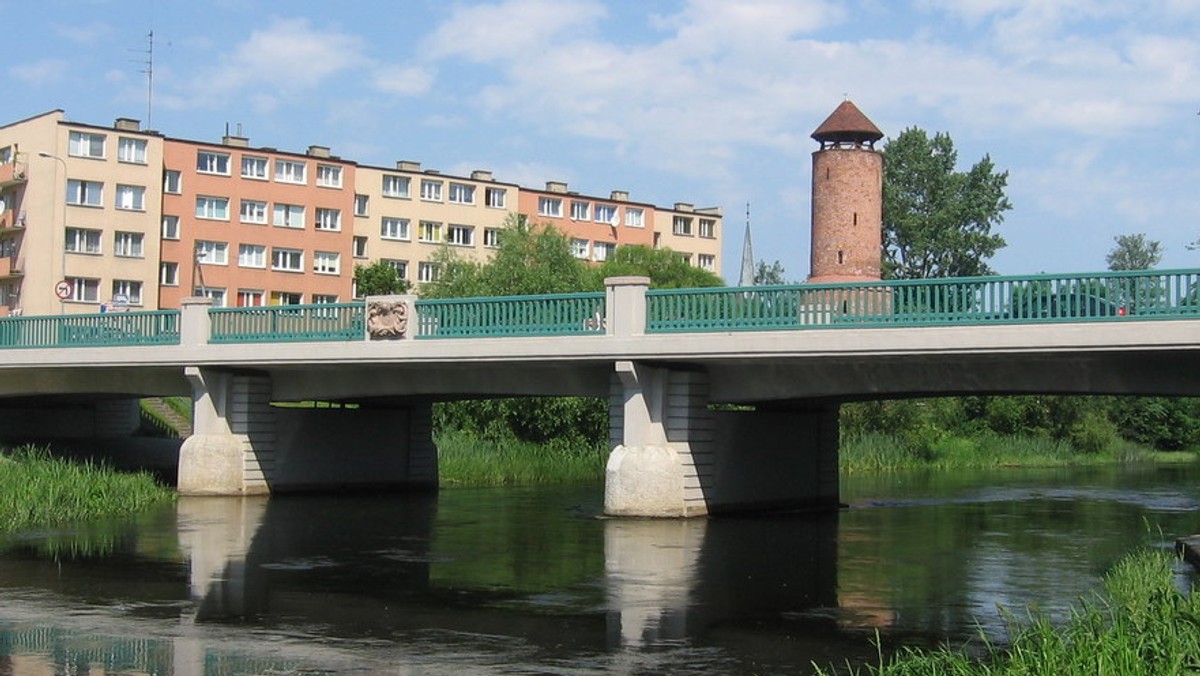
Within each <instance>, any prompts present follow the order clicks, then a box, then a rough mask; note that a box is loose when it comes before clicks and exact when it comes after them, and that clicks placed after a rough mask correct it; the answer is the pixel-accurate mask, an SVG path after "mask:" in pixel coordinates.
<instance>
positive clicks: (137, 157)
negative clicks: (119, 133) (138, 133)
mask: <svg viewBox="0 0 1200 676" xmlns="http://www.w3.org/2000/svg"><path fill="white" fill-rule="evenodd" d="M117 161H118V162H132V163H134V164H145V163H146V139H144V138H120V139H117Z"/></svg>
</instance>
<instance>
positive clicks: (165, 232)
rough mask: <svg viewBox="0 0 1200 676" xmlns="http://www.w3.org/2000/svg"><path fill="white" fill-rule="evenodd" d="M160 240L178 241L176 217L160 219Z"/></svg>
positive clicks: (177, 221) (177, 220)
mask: <svg viewBox="0 0 1200 676" xmlns="http://www.w3.org/2000/svg"><path fill="white" fill-rule="evenodd" d="M162 238H163V239H179V217H178V216H163V217H162Z"/></svg>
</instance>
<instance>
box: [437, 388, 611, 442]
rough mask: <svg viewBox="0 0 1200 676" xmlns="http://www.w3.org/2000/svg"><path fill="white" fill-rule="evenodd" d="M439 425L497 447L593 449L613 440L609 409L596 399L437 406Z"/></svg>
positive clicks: (521, 399)
mask: <svg viewBox="0 0 1200 676" xmlns="http://www.w3.org/2000/svg"><path fill="white" fill-rule="evenodd" d="M434 427H435V428H436V429H438V430H461V431H464V432H470V433H471V434H474V435H477V436H478V437H480V438H481V439H484V440H486V441H489V442H492V443H506V442H509V441H515V440H519V441H528V442H532V443H540V444H557V445H561V446H564V447H572V446H591V445H594V444H597V443H600V442H602V441H604V440H606V439H607V438H608V405H607V402H606V401H605V400H603V399H596V398H591V397H518V398H509V399H468V400H463V401H454V402H443V403H440V404H437V405H435V406H434Z"/></svg>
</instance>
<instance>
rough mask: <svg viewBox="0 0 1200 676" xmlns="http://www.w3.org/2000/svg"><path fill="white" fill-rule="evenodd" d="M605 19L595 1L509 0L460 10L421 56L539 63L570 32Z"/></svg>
mask: <svg viewBox="0 0 1200 676" xmlns="http://www.w3.org/2000/svg"><path fill="white" fill-rule="evenodd" d="M605 13H606V12H605V10H604V6H603V5H602V4H601V3H599V2H596V1H595V0H507V1H505V2H501V3H496V4H486V5H473V6H456V7H455V8H454V9H453V10H452V11H451V13H450V18H448V19H447V20H446V21H445V22H443V23H442V24H441V25H440V26H438V28H437V30H435V31H434V32H433V33H432V34H431V35H430V36H429V38H428V39H427V40H426V41H425V44H424V46H423V48H422V50H421V51H422V53H423V54H425V55H426V56H428V57H430V58H443V57H448V56H461V57H463V58H467V59H471V60H474V61H490V60H492V59H517V60H519V59H522V58H526V57H531V56H532V57H534V58H536V56H537V55H538V54H540V53H543V51H544V50H545V49H547V48H548V47H549V46H550V43H552V42H553V41H554V40H555V39H556V38H557V37H558V36H559V35H560V34H561V33H563V32H565V31H566V30H567V29H568V28H572V29H576V31H577V32H576V33H575V34H581V33H580V32H579V31H578V29H580V28H581V27H583V26H585V25H589V24H592V23H593V22H595V21H596V20H597V19H600V18H601V17H603V16H604V15H605Z"/></svg>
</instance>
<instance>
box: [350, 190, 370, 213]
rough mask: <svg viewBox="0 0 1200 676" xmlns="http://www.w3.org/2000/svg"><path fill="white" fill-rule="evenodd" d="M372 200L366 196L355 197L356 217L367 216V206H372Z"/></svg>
mask: <svg viewBox="0 0 1200 676" xmlns="http://www.w3.org/2000/svg"><path fill="white" fill-rule="evenodd" d="M370 200H371V198H370V197H368V196H366V195H355V196H354V215H355V216H366V215H367V206H368V204H370Z"/></svg>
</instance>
